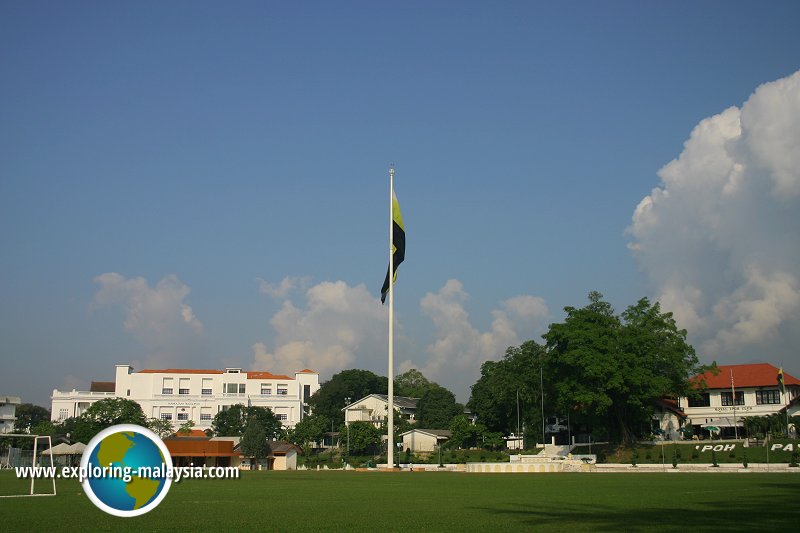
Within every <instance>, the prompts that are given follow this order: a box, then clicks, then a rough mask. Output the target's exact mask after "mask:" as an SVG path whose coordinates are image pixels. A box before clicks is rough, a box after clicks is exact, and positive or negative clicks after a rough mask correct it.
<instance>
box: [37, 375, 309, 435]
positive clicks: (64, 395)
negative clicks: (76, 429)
mask: <svg viewBox="0 0 800 533" xmlns="http://www.w3.org/2000/svg"><path fill="white" fill-rule="evenodd" d="M317 390H319V374H318V373H317V372H314V371H313V370H308V369H305V370H300V371H299V372H295V373H294V377H291V376H287V375H282V374H271V373H269V372H247V371H243V370H242V369H241V368H226V369H225V370H193V369H179V368H171V369H165V370H151V369H146V370H140V371H138V372H134V370H133V367H132V366H130V365H117V366H116V374H115V379H114V381H113V382H105V381H93V382H92V387H91V389H90V390H88V391H78V390H74V389H73V390H71V391H59V390H53V395H52V397H51V398H52V401H53V404H52V410H51V418H52V420H53V421H54V422H58V421H61V420H64V419H66V418H70V417H74V416H80V415H81V414H82V413H83V412H84V411H86V409H88V408H89V406H90V405H91V404H93V403H94V402H96V401H98V400H102V399H104V398H127V399H129V400H134V401H135V402H137V403H138V404H139V405H141V406H142V410H143V411H144V414H145V416H147V417H150V418H160V419H162V420H169V421H170V422H171V423H172V424H173V426H174V427H175V428H178V427H179V426H180V425H181V424H183V423H184V422H187V421H189V420H191V421H193V422H194V427H195V428H197V429H201V430H202V429H208V428H210V427H211V421H212V420H213V419H214V416H215V415H216V414H217V413H218V412H220V411H223V410H225V409H228V408H229V407H231V406H233V405H236V404H242V405H247V406H257V407H268V408H269V409H271V410H272V412H273V413H274V414H275V416H276V417H277V418H278V419H279V420H280V421H281V423H283V425H284V426H285V427H293V426H294V425H295V424H297V423H298V422H299V421H300V420H302V419H303V417H304V415H305V413H306V409H307V405H308V399H309V398H310V397H311V395H312V394H314V393H315V392H316V391H317Z"/></svg>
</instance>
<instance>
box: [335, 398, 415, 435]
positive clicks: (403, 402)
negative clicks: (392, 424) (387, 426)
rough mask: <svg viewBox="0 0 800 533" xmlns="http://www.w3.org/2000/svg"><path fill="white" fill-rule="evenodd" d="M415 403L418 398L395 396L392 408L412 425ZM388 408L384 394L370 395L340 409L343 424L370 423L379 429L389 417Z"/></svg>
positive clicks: (387, 399)
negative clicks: (342, 413) (342, 412)
mask: <svg viewBox="0 0 800 533" xmlns="http://www.w3.org/2000/svg"><path fill="white" fill-rule="evenodd" d="M417 402H419V398H408V397H406V396H395V397H394V408H395V410H396V411H399V412H400V416H402V417H403V418H404V419H405V420H408V421H409V422H411V423H414V422H416V415H417ZM388 406H389V397H388V396H387V395H386V394H370V395H369V396H365V397H364V398H361V399H360V400H358V401H356V402H353V403H351V404H349V405H347V406H345V407H344V408H343V409H342V411H344V423H345V425H350V424H351V423H352V422H370V423H371V424H373V425H374V426H375V427H379V426H380V425H381V424H383V423H384V422H385V421H386V419H387V418H388V416H389V408H388Z"/></svg>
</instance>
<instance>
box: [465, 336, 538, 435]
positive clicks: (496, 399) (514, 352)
mask: <svg viewBox="0 0 800 533" xmlns="http://www.w3.org/2000/svg"><path fill="white" fill-rule="evenodd" d="M544 357H545V350H544V347H543V346H541V345H539V344H537V343H536V342H534V341H526V342H524V343H523V344H522V345H521V346H518V347H511V348H508V349H507V350H506V353H505V355H504V356H503V359H501V360H499V361H486V362H485V363H483V365H481V377H480V378H479V379H478V381H477V382H476V383H475V384H474V385H473V386H472V394H471V396H470V400H469V402H468V403H467V407H469V409H471V410H472V412H474V413H475V415H476V416H477V417H478V420H479V421H480V422H481V423H482V424H483V425H485V426H486V429H487V430H488V431H490V432H500V433H502V434H504V435H508V434H511V433H517V413H518V411H517V408H518V405H519V425H520V432H522V430H523V429H524V430H525V434H526V435H529V438H531V440H539V439H541V438H542V424H541V420H542V409H541V405H542V402H541V399H542V390H541V385H540V384H541V379H540V369H541V367H542V365H543V364H544ZM517 399H519V404H518V403H517Z"/></svg>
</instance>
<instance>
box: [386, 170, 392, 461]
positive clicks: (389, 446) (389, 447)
mask: <svg viewBox="0 0 800 533" xmlns="http://www.w3.org/2000/svg"><path fill="white" fill-rule="evenodd" d="M386 407H387V410H388V411H389V412H388V413H387V414H388V415H389V417H388V424H387V439H386V445H387V453H386V462H387V466H388V467H389V469H392V468H394V165H391V166H390V167H389V398H388V405H387V406H386Z"/></svg>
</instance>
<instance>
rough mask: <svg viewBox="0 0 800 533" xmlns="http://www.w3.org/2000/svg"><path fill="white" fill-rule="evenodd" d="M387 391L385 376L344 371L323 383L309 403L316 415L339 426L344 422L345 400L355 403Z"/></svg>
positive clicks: (367, 371) (354, 370) (352, 370)
mask: <svg viewBox="0 0 800 533" xmlns="http://www.w3.org/2000/svg"><path fill="white" fill-rule="evenodd" d="M387 390H388V381H387V379H386V378H385V377H384V376H378V375H377V374H375V373H373V372H370V371H369V370H359V369H351V370H342V371H341V372H339V373H338V374H334V375H333V377H332V378H331V379H330V380H328V381H326V382H325V383H323V384H322V385H321V386H320V388H319V390H318V391H317V392H315V393H314V395H313V396H311V398H309V400H308V403H309V405H310V406H311V410H312V412H313V413H314V414H317V415H322V416H325V417H326V418H327V419H328V420H332V421H333V422H335V423H336V425H337V426H338V425H339V424H341V423H342V422H344V413H343V412H342V408H344V406H345V398H349V399H350V401H351V402H354V401H356V400H359V399H361V398H363V397H364V396H369V395H370V394H386V392H387Z"/></svg>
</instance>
